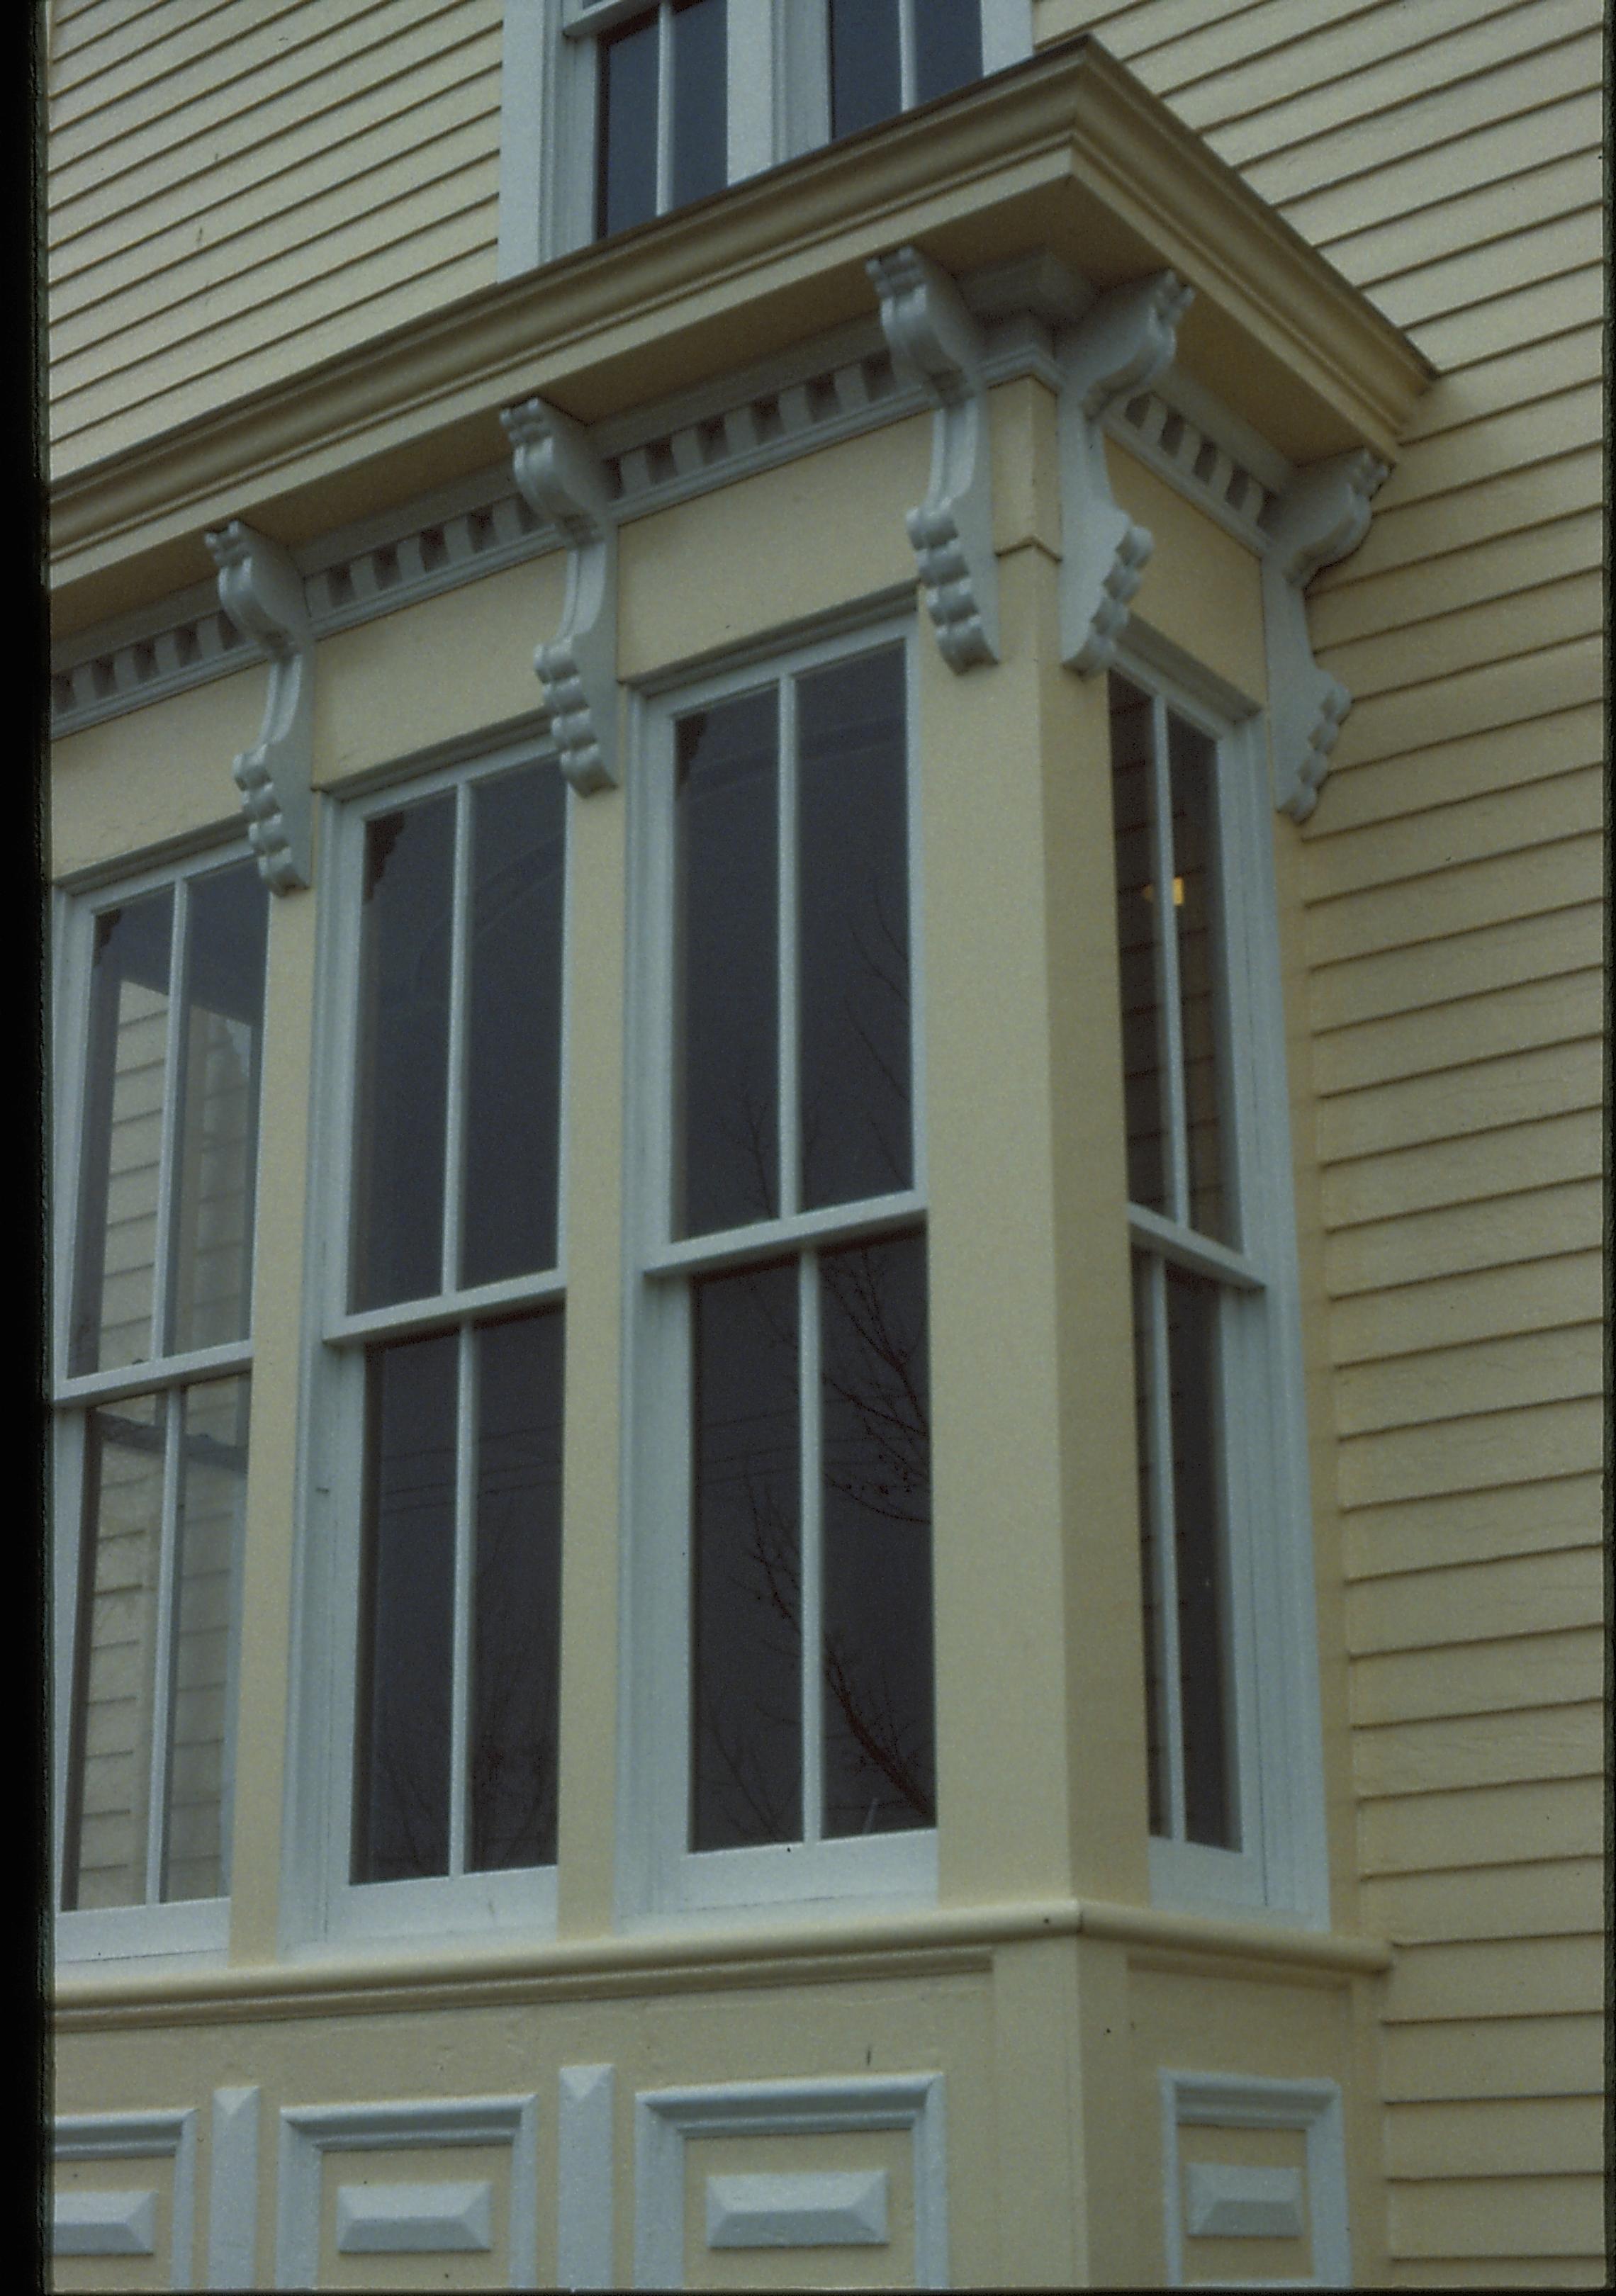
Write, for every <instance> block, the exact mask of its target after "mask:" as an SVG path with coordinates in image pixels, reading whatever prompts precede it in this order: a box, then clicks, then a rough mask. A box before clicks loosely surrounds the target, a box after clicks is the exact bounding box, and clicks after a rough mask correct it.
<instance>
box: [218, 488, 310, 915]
mask: <svg viewBox="0 0 1616 2296" xmlns="http://www.w3.org/2000/svg"><path fill="white" fill-rule="evenodd" d="M206 539H207V544H208V548H209V551H210V552H211V553H212V556H213V561H214V563H215V564H216V565H217V568H218V570H219V572H218V583H219V604H220V605H221V606H222V607H223V609H224V611H225V612H226V614H227V615H228V616H229V618H230V619H231V620H232V621H233V622H234V624H235V627H236V628H237V629H238V630H240V632H241V634H242V636H243V637H244V638H245V639H246V640H247V643H248V644H250V646H252V647H253V649H254V650H255V651H256V652H258V654H259V655H260V656H261V657H262V659H263V660H265V661H267V663H268V665H269V693H268V696H267V700H266V701H265V704H264V723H263V726H261V728H260V729H259V733H258V740H257V742H255V743H254V744H253V746H252V748H251V749H250V750H242V753H241V755H240V756H239V757H238V758H236V760H235V763H234V765H233V766H232V767H231V768H230V770H231V773H232V775H233V776H234V781H235V785H236V787H237V789H239V790H240V791H241V792H242V812H243V813H244V814H245V816H247V835H248V839H249V841H250V844H251V846H252V849H253V851H254V852H255V853H256V854H257V856H258V873H259V875H260V876H261V877H262V878H263V880H264V882H265V883H266V884H267V886H268V887H269V889H270V890H271V892H274V893H288V892H291V891H292V890H294V889H295V888H297V887H299V886H306V885H308V884H309V883H310V882H311V881H312V876H313V866H314V796H313V783H312V776H313V767H314V632H313V628H312V627H311V625H310V622H309V619H308V601H307V600H306V599H305V597H304V595H303V578H302V577H301V575H300V574H299V572H298V570H297V569H296V567H295V566H294V565H293V564H292V562H291V553H289V552H288V551H287V550H285V549H284V548H283V545H281V544H280V543H278V542H272V541H271V540H270V539H269V537H267V535H262V534H258V533H257V532H255V531H254V529H252V528H251V527H250V526H246V525H243V524H242V521H241V520H240V519H239V518H233V519H232V520H231V521H230V522H229V524H228V525H227V526H224V527H221V528H219V529H217V532H213V533H209V535H208V536H207V537H206Z"/></svg>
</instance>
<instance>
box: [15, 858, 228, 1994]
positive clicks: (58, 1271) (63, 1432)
mask: <svg viewBox="0 0 1616 2296" xmlns="http://www.w3.org/2000/svg"><path fill="white" fill-rule="evenodd" d="M250 858H251V853H250V848H249V846H248V845H247V843H246V841H245V840H243V839H241V838H238V837H234V836H230V837H228V838H227V839H224V840H221V839H218V838H217V837H216V838H214V839H211V840H206V841H200V842H198V843H196V844H193V845H192V846H191V847H189V849H187V850H186V851H185V853H184V854H182V855H181V856H179V857H176V858H171V859H168V860H166V861H164V862H162V863H160V864H156V865H146V866H144V867H142V866H140V865H139V864H138V861H136V863H135V865H134V866H132V867H130V868H128V869H127V870H124V871H122V872H121V873H118V874H116V875H114V874H112V873H110V872H106V871H100V872H97V873H95V874H94V877H93V878H82V879H79V880H78V881H75V883H74V884H72V885H71V886H64V887H62V888H59V889H58V890H57V891H56V892H55V894H54V895H53V941H54V959H55V961H54V967H53V972H54V978H53V984H52V1002H53V1014H54V1028H53V1044H54V1054H53V1058H54V1068H55V1074H56V1079H57V1084H56V1092H55V1123H56V1139H57V1142H58V1144H59V1145H58V1152H57V1157H56V1164H55V1176H54V1185H55V1201H54V1205H53V1223H52V1225H53V1239H52V1252H53V1265H54V1268H55V1282H54V1285H53V1298H52V1312H51V1361H52V1398H53V1425H52V1431H51V1481H52V1491H53V1505H52V1513H53V1542H52V1546H53V1584H52V1594H53V1629H54V1630H53V1650H52V1660H53V1685H52V1702H51V1718H52V1734H53V1747H52V1763H51V1769H52V1784H53V1792H54V1807H53V1812H52V1825H51V1901H52V1904H53V1907H55V1908H56V1910H55V1913H54V1915H53V1927H54V1946H55V1956H56V1960H57V1962H58V1964H63V1965H65V1964H74V1963H99V1962H105V1961H112V1960H121V1959H123V1958H124V1957H126V1956H129V1957H135V1956H138V1957H140V1958H142V1959H143V1960H144V1959H148V1958H150V1957H153V1956H160V1957H164V1958H168V1957H173V1958H175V1959H176V1960H180V1961H183V1962H185V1964H187V1965H189V1964H193V1963H195V1962H199V1961H200V1962H202V1963H206V1962H210V1961H222V1960H223V1959H224V1957H225V1955H226V1950H227V1948H228V1945H229V1939H230V1898H229V1895H228V1892H226V1893H224V1894H221V1895H220V1896H218V1897H216V1898H176V1899H172V1900H168V1901H164V1900H162V1899H160V1898H147V1899H146V1900H145V1901H144V1903H142V1904H139V1905H132V1906H104V1907H72V1908H70V1909H64V1908H63V1907H62V1869H63V1864H64V1859H65V1854H66V1826H67V1808H68V1799H69V1778H68V1764H69V1759H70V1753H71V1748H72V1735H73V1730H72V1710H71V1709H72V1697H73V1679H74V1663H75V1658H76V1654H77V1635H78V1595H79V1587H80V1566H81V1561H82V1555H83V1540H84V1456H85V1444H86V1434H87V1430H88V1420H89V1415H90V1413H91V1411H92V1410H94V1408H96V1407H97V1406H102V1405H105V1404H110V1403H114V1402H117V1401H119V1400H123V1399H127V1398H129V1397H132V1396H142V1395H152V1394H157V1393H159V1392H160V1393H162V1394H164V1395H165V1396H168V1397H175V1396H178V1395H181V1394H183V1393H184V1392H185V1390H187V1389H189V1388H192V1387H196V1386H200V1385H201V1384H202V1383H204V1382H207V1381H209V1380H222V1379H226V1378H230V1377H233V1376H239V1377H242V1378H244V1379H246V1380H248V1381H249V1382H250V1380H251V1376H252V1332H251V1315H250V1312H249V1318H248V1330H247V1333H246V1335H245V1336H244V1337H243V1338H242V1339H240V1340H234V1341H228V1342H226V1343H225V1344H224V1345H221V1346H215V1347H207V1348H192V1349H185V1350H184V1351H180V1352H176V1353H173V1354H158V1353H153V1354H152V1355H151V1356H149V1357H146V1358H145V1359H144V1361H142V1362H140V1363H134V1364H127V1365H118V1366H115V1367H113V1368H111V1369H109V1370H104V1371H94V1372H81V1373H71V1372H70V1371H69V1369H68V1365H69V1361H70V1353H69V1345H70V1321H71V1316H72V1312H73V1295H74V1288H75V1274H76V1259H75V1254H76V1251H77V1247H78V1215H79V1198H80V1184H81V1177H82V1170H83V1159H84V1149H85V1141H84V1117H85V1104H84V1103H85V1087H86V1060H85V1052H86V1031H85V1025H84V1024H85V1021H86V1015H87V1013H88V1011H89V998H90V986H91V959H92V955H93V948H94V929H95V920H96V918H97V917H98V916H99V915H100V914H102V913H103V912H104V911H105V910H108V909H115V908H122V907H126V906H127V905H128V904H130V903H131V902H134V901H137V900H139V899H141V898H144V896H146V895H148V894H151V893H156V892H160V891H162V890H165V889H167V888H169V887H172V888H173V889H174V890H175V894H176V898H175V906H174V918H173V923H172V927H171V932H172V939H171V941H170V948H171V951H172V955H171V959H170V964H171V970H170V988H169V999H168V1021H167V1024H166V1025H167V1046H166V1050H165V1055H164V1070H165V1075H164V1087H163V1106H162V1126H163V1148H162V1163H161V1167H160V1182H159V1202H158V1243H157V1249H156V1260H155V1264H154V1267H153V1281H152V1332H153V1334H154V1335H155V1334H156V1333H159V1332H160V1331H161V1329H162V1320H163V1316H164V1312H165V1308H166V1304H167V1302H166V1289H167V1257H168V1255H167V1252H166V1250H165V1248H164V1247H165V1239H166V1237H167V1234H168V1220H169V1218H170V1216H171V1210H172V1201H173V1188H172V1156H173V1152H174V1134H175V1127H176V1121H177V1114H178V1111H177V1103H176V1081H177V1073H178V1070H177V1062H178V1056H179V1036H180V1024H181V1021H182V1019H183V1015H184V1010H185V1003H184V972H183V965H184V947H185V895H184V894H183V893H182V892H181V890H180V889H181V887H187V888H188V887H189V886H190V885H191V884H192V883H193V881H195V880H196V879H198V878H200V877H204V876H209V875H211V874H213V873H216V872H217V871H218V870H221V869H226V868H230V867H232V866H239V865H241V864H242V863H243V862H246V861H249V860H250ZM266 1004H267V980H266ZM265 1019H266V1025H267V1010H266V1015H265ZM262 1120H263V1109H262V1102H261V1100H260V1103H259V1108H258V1123H259V1127H260V1132H261V1127H262ZM261 1178H262V1174H261V1160H260V1158H259V1156H258V1144H257V1143H255V1144H254V1163H253V1204H252V1223H253V1235H254V1261H253V1268H252V1269H250V1273H249V1311H250V1306H251V1295H252V1286H253V1283H254V1281H255V1274H256V1254H257V1242H256V1239H257V1233H258V1190H259V1187H260V1185H261ZM179 1428H180V1423H179V1415H178V1414H177V1413H176V1412H173V1411H170V1412H169V1413H168V1424H167V1430H166V1434H165V1461H164V1498H163V1516H164V1521H163V1528H162V1560H161V1562H160V1573H161V1576H160V1589H159V1594H158V1599H157V1610H158V1620H157V1629H156V1631H157V1636H158V1644H157V1661H156V1667H157V1682H158V1693H157V1695H158V1704H157V1708H156V1710H155V1713H154V1716H153V1727H152V1746H151V1747H150V1749H149V1750H148V1752H149V1758H150V1759H151V1761H152V1767H153V1774H154V1775H155V1770H156V1767H157V1765H158V1763H159V1761H160V1752H159V1749H160V1746H161V1745H162V1743H163V1741H164V1739H165V1737H166V1726H167V1719H168V1715H167V1708H168V1697H169V1695H171V1692H170V1691H169V1690H168V1689H167V1688H165V1686H164V1677H165V1675H166V1673H167V1653H168V1647H169V1641H170V1637H171V1635H172V1631H173V1620H172V1616H171V1611H172V1585H171V1574H172V1570H173V1565H174V1553H175V1540H176V1508H177V1501H176V1472H177V1464H178V1463H177V1450H178V1445H179V1439H180V1434H179ZM250 1441H251V1437H250V1433H249V1444H250ZM243 1559H244V1558H243V1556H242V1553H241V1551H240V1546H239V1543H238V1552H237V1555H236V1563H235V1572H234V1589H233V1592H234V1610H233V1615H232V1620H231V1627H230V1657H229V1661H228V1675H229V1684H230V1688H229V1692H228V1694H227V1698H226V1762H225V1768H226V1788H225V1797H224V1816H223V1820H222V1829H223V1833H224V1838H225V1841H226V1866H228V1860H229V1856H230V1851H231V1849H232V1847H233V1844H232V1826H233V1819H234V1809H233V1802H234V1761H235V1742H236V1726H237V1703H238V1699H239V1694H240V1687H241V1667H240V1650H241V1632H242V1612H241V1603H242V1562H243ZM157 1810H158V1802H157V1800H154V1802H153V1806H152V1809H151V1811H149V1813H148V1835H149V1839H148V1851H147V1871H148V1886H150V1882H151V1878H152V1874H153V1872H154V1869H155V1862H156V1857H157V1854H158V1852H157V1847H156V1837H157V1835H158V1833H159V1832H160V1828H159V1824H158V1815H157Z"/></svg>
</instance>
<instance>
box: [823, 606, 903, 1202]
mask: <svg viewBox="0 0 1616 2296" xmlns="http://www.w3.org/2000/svg"><path fill="white" fill-rule="evenodd" d="M797 726H798V744H799V766H798V806H797V816H798V849H797V894H798V901H797V914H798V928H797V933H798V939H797V947H798V979H799V990H798V995H799V1022H798V1025H799V1032H800V1034H799V1054H800V1063H801V1079H802V1083H801V1126H802V1201H803V1204H804V1206H805V1207H807V1208H808V1209H810V1210H811V1209H813V1208H814V1207H816V1206H818V1205H821V1204H840V1203H849V1202H853V1201H857V1199H858V1198H859V1197H862V1196H880V1195H885V1194H887V1193H890V1191H891V1190H893V1189H895V1188H906V1187H908V1186H909V1185H911V1184H912V1182H913V1179H914V1175H915V1164H914V1156H913V1152H912V1149H911V1144H910V1121H909V872H908V827H907V786H906V769H905V741H904V657H903V650H902V648H901V647H898V646H893V647H890V648H889V649H887V650H886V651H885V652H882V653H877V654H870V655H868V656H866V657H865V660H862V661H851V662H841V663H838V665H837V666H836V668H833V669H826V670H820V671H817V672H816V674H815V675H814V676H811V677H805V678H802V679H801V680H800V682H799V684H798V687H797Z"/></svg>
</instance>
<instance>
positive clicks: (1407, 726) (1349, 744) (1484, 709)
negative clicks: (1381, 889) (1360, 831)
mask: <svg viewBox="0 0 1616 2296" xmlns="http://www.w3.org/2000/svg"><path fill="white" fill-rule="evenodd" d="M1603 662H1604V651H1603V646H1602V644H1600V643H1599V642H1596V641H1595V640H1594V639H1592V638H1574V639H1572V640H1571V643H1570V644H1568V645H1562V646H1548V647H1546V648H1545V649H1544V651H1543V652H1541V653H1540V654H1537V655H1532V654H1514V655H1512V656H1511V658H1510V659H1509V660H1507V661H1501V662H1494V663H1490V664H1489V665H1488V666H1487V667H1485V668H1480V669H1471V670H1466V671H1464V673H1463V674H1462V675H1461V676H1457V677H1441V678H1435V679H1432V680H1431V683H1430V684H1429V685H1417V686H1414V687H1412V688H1406V689H1405V690H1404V691H1402V692H1401V693H1382V694H1375V695H1372V696H1371V698H1370V699H1369V700H1368V701H1360V702H1358V704H1357V705H1356V706H1355V708H1354V709H1352V711H1351V712H1350V714H1349V717H1348V719H1347V723H1346V725H1345V726H1344V728H1343V729H1342V733H1341V742H1340V744H1339V748H1340V750H1341V751H1342V752H1344V753H1345V754H1344V755H1343V756H1341V758H1340V760H1339V763H1340V765H1341V766H1343V767H1349V766H1351V765H1352V764H1354V763H1356V762H1358V760H1360V759H1367V758H1392V757H1400V756H1402V755H1404V754H1405V753H1406V752H1407V751H1408V750H1417V749H1420V748H1422V747H1423V745H1424V744H1425V743H1426V742H1432V741H1456V740H1457V739H1459V738H1460V737H1461V736H1463V735H1465V734H1483V733H1486V732H1487V731H1488V730H1489V728H1490V727H1492V726H1519V725H1521V724H1522V723H1523V722H1524V720H1525V719H1526V718H1527V717H1529V716H1530V713H1531V710H1532V708H1533V706H1534V704H1537V705H1538V706H1540V707H1541V708H1543V709H1569V708H1571V706H1572V705H1573V704H1575V703H1577V702H1579V701H1594V700H1598V699H1600V698H1601V688H1602V685H1603V680H1604V667H1603ZM1329 802H1330V782H1329V781H1326V782H1325V786H1324V791H1323V793H1322V795H1321V797H1320V800H1319V813H1320V815H1322V816H1323V819H1322V820H1320V821H1319V824H1318V826H1317V829H1316V830H1315V831H1314V834H1315V835H1316V836H1322V835H1325V834H1327V833H1328V827H1329V816H1328V815H1327V814H1326V813H1325V808H1326V807H1327V806H1328V804H1329Z"/></svg>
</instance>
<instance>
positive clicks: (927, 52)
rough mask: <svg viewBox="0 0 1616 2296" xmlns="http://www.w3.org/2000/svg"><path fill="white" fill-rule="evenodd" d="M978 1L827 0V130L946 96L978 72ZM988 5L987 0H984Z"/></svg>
mask: <svg viewBox="0 0 1616 2296" xmlns="http://www.w3.org/2000/svg"><path fill="white" fill-rule="evenodd" d="M983 4H984V0H827V5H826V15H825V34H826V47H827V54H826V59H825V67H826V69H825V77H826V80H827V84H828V86H827V92H828V94H829V99H830V133H831V135H833V136H837V135H856V134H857V131H858V129H859V128H861V127H874V125H875V123H876V122H877V121H878V120H882V119H891V118H892V117H893V116H894V114H895V113H897V112H899V111H908V110H909V108H910V106H911V105H912V104H916V103H929V102H931V98H932V97H933V96H934V95H950V94H953V92H954V90H955V89H956V87H968V86H970V85H971V82H972V80H973V79H980V78H981V76H982V10H983ZM986 4H987V5H988V8H989V9H991V6H992V0H986Z"/></svg>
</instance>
